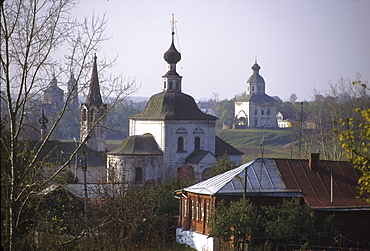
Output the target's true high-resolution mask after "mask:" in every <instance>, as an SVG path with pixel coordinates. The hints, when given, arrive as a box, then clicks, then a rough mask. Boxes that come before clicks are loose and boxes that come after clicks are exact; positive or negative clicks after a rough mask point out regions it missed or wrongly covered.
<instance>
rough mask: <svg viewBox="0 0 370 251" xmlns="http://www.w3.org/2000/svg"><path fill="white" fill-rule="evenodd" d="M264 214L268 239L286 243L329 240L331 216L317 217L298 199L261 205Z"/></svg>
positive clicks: (311, 242)
mask: <svg viewBox="0 0 370 251" xmlns="http://www.w3.org/2000/svg"><path fill="white" fill-rule="evenodd" d="M262 210H263V211H264V214H265V219H264V221H265V224H264V225H265V231H266V234H265V236H266V237H267V238H268V240H269V241H272V242H279V243H286V244H293V243H294V244H301V245H303V244H305V243H307V242H309V243H310V244H315V243H316V244H319V243H320V242H321V241H325V240H328V239H329V240H330V238H328V237H329V236H330V228H329V227H328V226H329V224H330V223H331V220H332V217H328V218H327V219H319V218H317V217H315V215H314V212H313V210H312V209H311V208H310V207H309V206H308V205H307V204H301V203H300V200H299V199H290V200H284V202H283V203H282V204H281V205H276V206H265V207H262Z"/></svg>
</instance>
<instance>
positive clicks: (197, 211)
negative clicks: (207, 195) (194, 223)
mask: <svg viewBox="0 0 370 251" xmlns="http://www.w3.org/2000/svg"><path fill="white" fill-rule="evenodd" d="M195 208H196V211H195V219H196V220H199V202H198V201H197V202H196V207H195Z"/></svg>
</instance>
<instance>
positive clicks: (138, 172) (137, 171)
mask: <svg viewBox="0 0 370 251" xmlns="http://www.w3.org/2000/svg"><path fill="white" fill-rule="evenodd" d="M142 181H143V169H141V168H140V167H138V168H136V169H135V182H142Z"/></svg>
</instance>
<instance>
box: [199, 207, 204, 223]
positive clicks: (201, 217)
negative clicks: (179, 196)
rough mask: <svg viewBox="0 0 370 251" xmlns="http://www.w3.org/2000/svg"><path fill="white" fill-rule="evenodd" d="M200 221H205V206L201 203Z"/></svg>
mask: <svg viewBox="0 0 370 251" xmlns="http://www.w3.org/2000/svg"><path fill="white" fill-rule="evenodd" d="M200 220H201V221H203V220H204V204H203V203H200Z"/></svg>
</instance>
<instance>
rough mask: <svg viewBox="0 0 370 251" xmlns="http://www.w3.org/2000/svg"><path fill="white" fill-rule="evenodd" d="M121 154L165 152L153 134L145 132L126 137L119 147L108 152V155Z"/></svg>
mask: <svg viewBox="0 0 370 251" xmlns="http://www.w3.org/2000/svg"><path fill="white" fill-rule="evenodd" d="M120 154H134V155H146V154H152V155H160V154H163V152H162V151H161V149H159V146H158V144H157V142H156V141H155V139H154V137H153V136H152V135H151V134H144V135H134V136H130V137H127V138H125V139H124V140H123V141H122V143H121V145H120V146H119V147H117V148H116V149H114V150H113V151H111V152H109V153H108V155H120Z"/></svg>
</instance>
